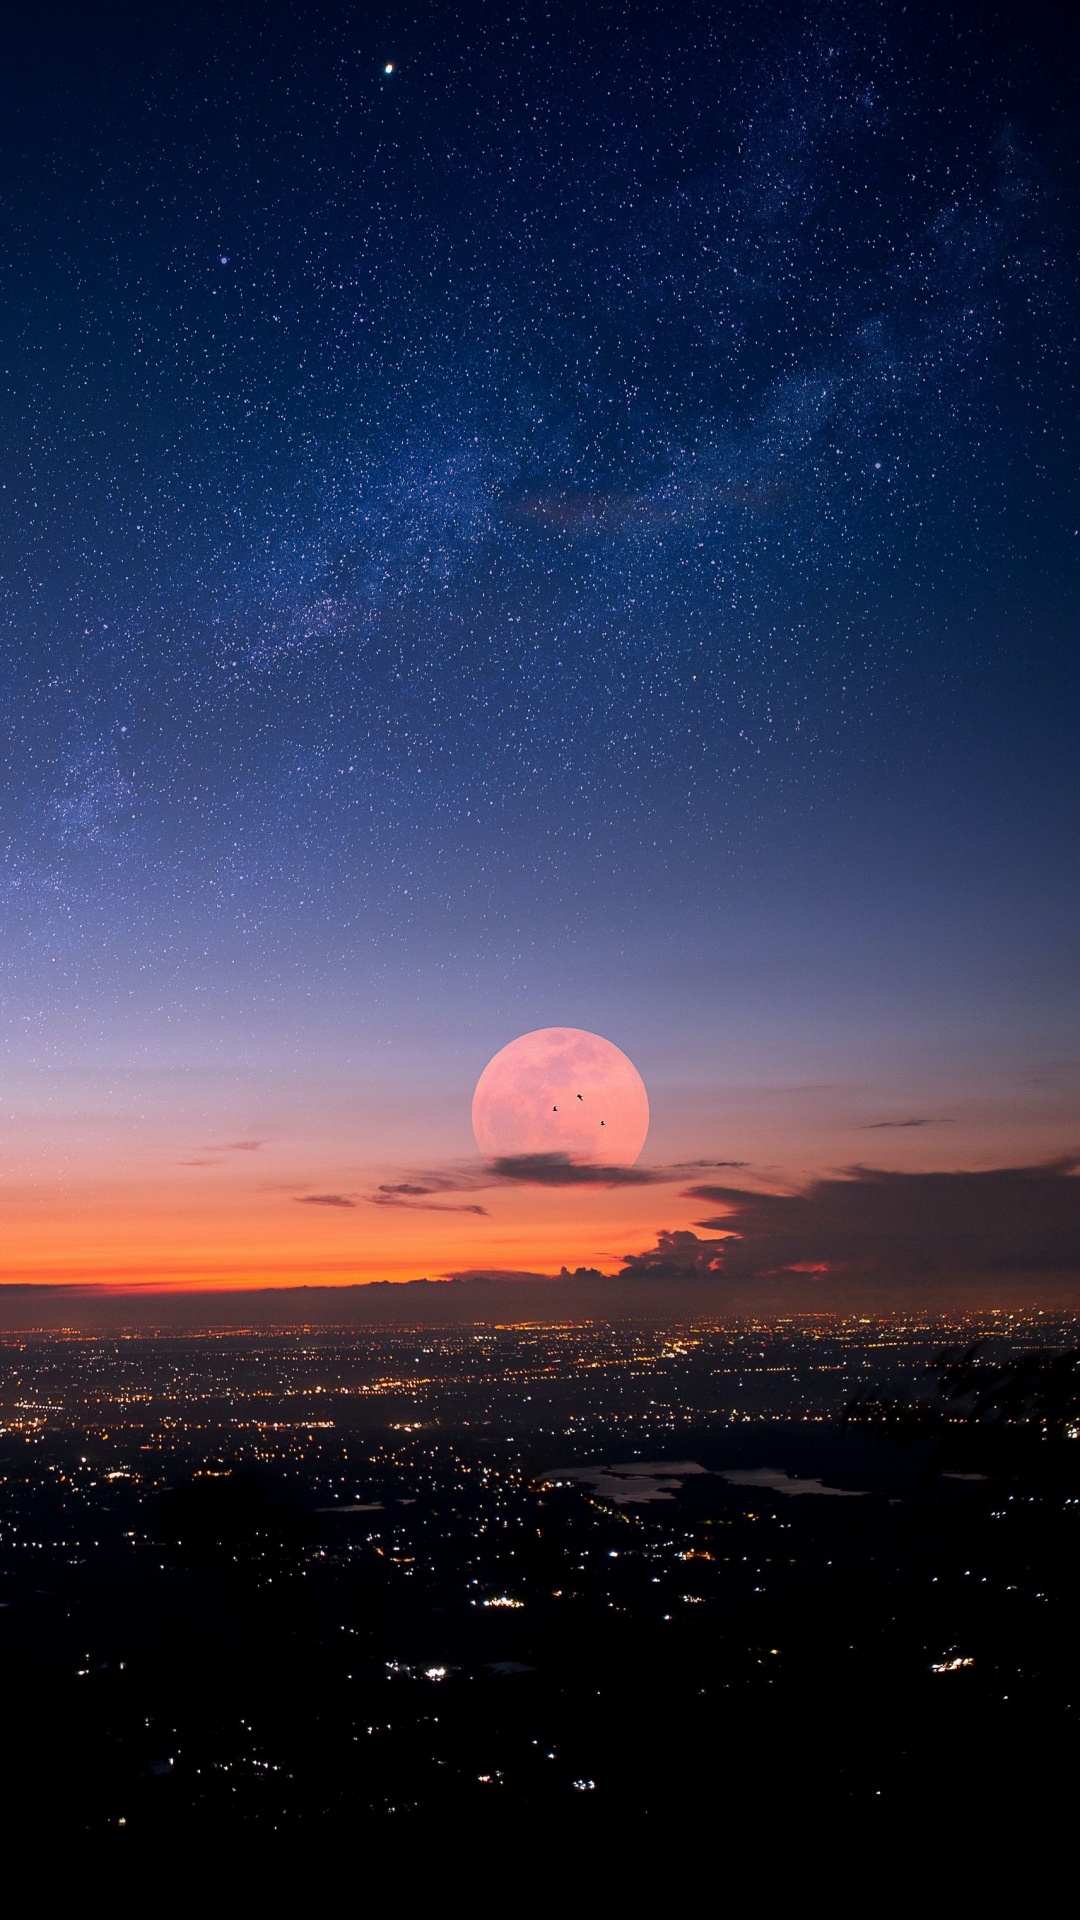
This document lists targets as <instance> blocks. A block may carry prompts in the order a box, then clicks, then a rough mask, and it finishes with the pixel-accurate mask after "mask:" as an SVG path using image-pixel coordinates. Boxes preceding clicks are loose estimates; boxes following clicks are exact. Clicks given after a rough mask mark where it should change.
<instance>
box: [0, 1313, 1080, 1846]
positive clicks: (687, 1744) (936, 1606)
mask: <svg viewBox="0 0 1080 1920" xmlns="http://www.w3.org/2000/svg"><path fill="white" fill-rule="evenodd" d="M973 1332H982V1333H987V1334H988V1335H989V1337H990V1350H991V1351H993V1352H995V1353H998V1354H1005V1353H1008V1352H1010V1351H1016V1350H1021V1349H1030V1348H1049V1347H1052V1346H1054V1345H1065V1344H1070V1343H1071V1342H1072V1341H1073V1340H1074V1329H1073V1327H1072V1326H1068V1325H1065V1324H1057V1323H1055V1324H1051V1323H1049V1322H1048V1321H1047V1320H1046V1319H1045V1318H1044V1317H1041V1316H1040V1317H1036V1318H1033V1319H1031V1320H1030V1321H1024V1320H1023V1319H1021V1318H1013V1319H1012V1320H1009V1319H1008V1318H1007V1317H1006V1316H1001V1315H998V1316H993V1317H990V1318H988V1320H987V1322H986V1324H985V1325H984V1326H982V1327H976V1328H974V1329H972V1328H971V1327H965V1328H956V1327H949V1326H944V1325H928V1324H925V1323H918V1324H904V1323H901V1322H891V1323H889V1324H887V1325H876V1324H875V1325H869V1324H867V1323H865V1322H863V1323H858V1322H835V1321H826V1320H818V1321H816V1322H813V1323H804V1324H800V1325H794V1324H792V1325H788V1326H786V1327H781V1328H779V1329H777V1328H769V1329H762V1328H758V1327H753V1326H743V1327H741V1328H728V1329H723V1328H718V1327H713V1326H698V1327H696V1328H692V1329H687V1328H682V1329H677V1330H672V1329H660V1330H651V1331H647V1332H643V1331H641V1330H635V1331H629V1330H627V1329H620V1328H611V1327H602V1326H601V1327H587V1328H576V1329H570V1328H563V1329H560V1328H504V1329H496V1330H491V1329H487V1330H476V1331H471V1330H468V1329H465V1330H456V1331H453V1332H450V1333H447V1332H446V1331H442V1332H439V1333H437V1334H432V1333H427V1332H425V1331H424V1330H423V1329H415V1328H413V1329H402V1330H399V1331H397V1332H393V1333H387V1334H370V1333H365V1334H362V1335H361V1334H355V1333H348V1332H341V1331H339V1332H334V1333H325V1332H320V1333H310V1332H304V1331H297V1332H280V1333H277V1334H272V1335H268V1334H266V1333H259V1334H251V1335H245V1334H243V1333H232V1334H229V1335H224V1336H223V1335H212V1334H211V1335H201V1336H196V1335H192V1336H184V1337H179V1338H178V1337H176V1336H165V1335H162V1336H161V1337H158V1338H154V1337H152V1336H148V1335H141V1334H140V1335H139V1336H138V1337H130V1338H124V1337H111V1338H103V1337H98V1336H94V1337H87V1336H83V1335H79V1336H71V1337H64V1336H58V1335H55V1334H50V1335H47V1336H40V1337H35V1336H32V1335H20V1336H18V1337H14V1336H12V1337H8V1338H7V1339H6V1340H5V1342H4V1344H3V1346H2V1348H0V1425H2V1426H3V1434H2V1436H0V1474H2V1477H3V1480H2V1487H0V1520H2V1525H0V1602H2V1605H0V1678H2V1699H3V1715H4V1739H3V1742H2V1756H0V1767H2V1770H3V1796H2V1805H3V1808H4V1817H5V1820H6V1821H7V1823H8V1826H9V1838H10V1837H15V1838H17V1839H18V1840H19V1841H20V1842H22V1843H24V1844H30V1843H32V1844H33V1845H34V1846H40V1845H41V1844H42V1843H43V1842H45V1843H47V1844H48V1846H49V1847H50V1848H52V1849H54V1852H55V1855H56V1857H59V1858H63V1857H66V1858H68V1859H69V1861H70V1860H72V1859H81V1858H83V1857H86V1858H90V1857H95V1858H96V1857H100V1856H101V1855H102V1854H104V1856H105V1857H106V1858H109V1859H113V1858H116V1859H131V1860H134V1859H136V1858H138V1859H142V1860H145V1859H147V1858H153V1859H154V1860H155V1861H156V1862H157V1863H158V1866H159V1867H160V1865H161V1864H162V1863H163V1862H166V1863H167V1862H172V1863H174V1864H175V1866H176V1868H177V1870H178V1871H179V1870H181V1869H187V1870H189V1871H190V1870H191V1869H192V1867H193V1864H194V1865H197V1864H198V1862H200V1861H204V1862H209V1861H211V1860H216V1861H220V1860H221V1859H222V1858H225V1859H230V1858H231V1859H232V1860H233V1861H234V1863H241V1862H242V1861H243V1860H244V1859H245V1858H250V1857H257V1858H258V1859H259V1860H260V1861H261V1862H262V1863H263V1864H264V1865H265V1863H266V1862H267V1861H271V1862H272V1861H275V1860H276V1861H280V1862H281V1863H282V1864H284V1863H285V1862H290V1863H292V1864H293V1865H295V1864H296V1863H297V1862H298V1861H305V1862H307V1863H309V1865H310V1866H311V1868H312V1870H313V1871H314V1870H315V1866H316V1865H317V1863H318V1862H319V1861H320V1860H326V1859H328V1858H330V1857H332V1856H333V1857H339V1856H340V1853H341V1851H342V1850H344V1851H345V1852H346V1854H348V1853H350V1851H351V1850H353V1849H359V1855H358V1856H357V1857H360V1856H363V1857H364V1858H366V1859H368V1860H373V1859H382V1860H383V1862H384V1865H385V1863H386V1861H387V1860H394V1861H398V1862H401V1861H403V1860H405V1861H407V1860H410V1859H411V1858H412V1854H411V1851H410V1850H411V1849H413V1848H414V1847H416V1846H419V1845H420V1843H421V1842H422V1846H421V1852H422V1853H423V1855H424V1858H425V1859H426V1860H427V1862H428V1865H429V1867H430V1866H431V1863H432V1860H433V1859H434V1858H436V1857H439V1856H440V1852H441V1850H442V1849H444V1848H446V1847H452V1848H455V1849H456V1850H457V1853H458V1855H459V1856H460V1855H461V1852H462V1850H464V1851H465V1853H466V1854H468V1853H469V1852H470V1850H473V1851H474V1852H475V1857H476V1858H477V1859H478V1860H479V1859H481V1858H482V1857H486V1855H487V1854H490V1853H491V1852H492V1850H497V1849H498V1848H499V1847H500V1846H503V1845H509V1844H510V1843H511V1841H513V1843H514V1844H515V1845H518V1846H519V1847H520V1846H521V1845H527V1846H528V1847H529V1848H531V1849H532V1851H533V1852H534V1853H535V1854H536V1863H535V1864H536V1871H538V1872H540V1871H542V1870H543V1867H544V1865H545V1863H547V1865H548V1866H549V1867H550V1864H551V1862H552V1861H553V1860H556V1859H558V1858H559V1857H560V1850H561V1849H570V1850H574V1851H578V1852H580V1851H581V1850H584V1852H586V1853H590V1854H591V1856H592V1858H593V1859H594V1861H600V1862H602V1861H603V1860H604V1859H608V1858H610V1859H615V1858H618V1859H619V1860H620V1861H621V1862H622V1864H623V1867H624V1868H625V1866H626V1864H627V1862H630V1863H631V1864H632V1863H633V1862H635V1861H636V1862H639V1863H640V1865H641V1870H642V1871H645V1869H646V1867H647V1866H648V1865H649V1863H652V1865H653V1866H654V1867H655V1865H656V1863H657V1862H658V1861H661V1860H666V1861H669V1862H670V1861H672V1860H677V1859H678V1858H679V1857H680V1856H681V1854H682V1852H683V1850H684V1849H685V1848H686V1847H687V1846H689V1845H690V1844H691V1842H692V1844H693V1849H694V1851H695V1854H696V1852H697V1850H698V1848H699V1847H700V1846H702V1845H705V1844H707V1846H708V1848H709V1849H710V1850H715V1849H717V1848H719V1849H720V1851H721V1854H722V1855H724V1856H725V1857H726V1856H730V1857H735V1855H738V1856H739V1857H740V1858H741V1857H742V1850H743V1849H745V1847H747V1846H749V1845H750V1844H751V1836H753V1844H754V1845H755V1846H759V1845H767V1846H768V1847H773V1848H778V1849H779V1850H780V1852H781V1853H783V1851H784V1848H785V1847H787V1846H789V1845H791V1846H795V1845H797V1846H799V1847H804V1846H806V1845H808V1844H811V1842H812V1844H813V1845H814V1846H815V1847H820V1846H822V1845H829V1846H832V1845H841V1846H843V1847H844V1848H845V1849H847V1850H849V1851H850V1846H851V1844H852V1842H853V1841H854V1839H855V1838H856V1837H859V1836H861V1837H863V1838H869V1839H871V1840H873V1841H874V1843H875V1844H883V1843H885V1842H886V1841H887V1843H888V1846H889V1848H890V1849H895V1848H896V1846H897V1845H898V1836H902V1835H906V1836H907V1839H905V1840H904V1842H903V1848H902V1849H901V1851H904V1852H909V1851H910V1848H911V1847H912V1846H913V1845H916V1844H924V1843H927V1844H928V1842H927V1836H931V1837H932V1836H934V1835H936V1836H937V1837H938V1839H939V1840H943V1839H944V1837H946V1836H947V1837H948V1843H949V1846H950V1847H951V1848H952V1849H953V1850H954V1852H957V1851H958V1854H959V1856H960V1857H961V1858H962V1857H965V1855H966V1853H967V1852H969V1851H970V1850H971V1849H972V1848H975V1849H976V1850H977V1851H985V1848H986V1847H987V1846H988V1845H992V1847H993V1848H994V1849H996V1850H1000V1849H1001V1848H1002V1847H1003V1846H1006V1845H1010V1846H1013V1847H1018V1848H1021V1849H1022V1848H1023V1847H1024V1846H1028V1845H1030V1846H1034V1847H1036V1850H1037V1849H1038V1847H1039V1846H1042V1845H1044V1844H1045V1843H1046V1842H1047V1839H1048V1836H1050V1835H1051V1834H1052V1833H1054V1832H1055V1831H1058V1830H1063V1829H1061V1823H1062V1822H1066V1823H1071V1810H1072V1806H1073V1804H1074V1801H1075V1797H1076V1792H1077V1785H1078V1780H1077V1775H1078V1762H1077V1758H1076V1746H1077V1725H1076V1723H1077V1717H1078V1710H1080V1655H1078V1651H1077V1638H1078V1624H1077V1623H1078V1617H1080V1614H1078V1601H1080V1554H1078V1548H1080V1443H1078V1444H1077V1446H1076V1453H1077V1456H1078V1457H1077V1463H1076V1469H1075V1471H1074V1469H1073V1466H1072V1455H1071V1452H1070V1450H1069V1447H1068V1445H1067V1444H1066V1445H1060V1446H1058V1447H1057V1448H1056V1449H1049V1450H1048V1451H1047V1457H1046V1460H1045V1461H1044V1460H1042V1459H1041V1457H1040V1458H1037V1459H1035V1462H1034V1465H1028V1466H1026V1467H1024V1468H1023V1470H1021V1471H1017V1470H1016V1469H1015V1468H1010V1469H1009V1470H1008V1471H1004V1470H1002V1469H1001V1468H1000V1466H994V1465H993V1463H991V1465H990V1467H989V1468H988V1469H987V1470H986V1477H982V1472H983V1470H982V1469H981V1468H980V1467H979V1465H978V1464H977V1462H976V1463H974V1464H973V1463H972V1461H969V1462H968V1463H967V1464H966V1465H965V1466H964V1467H963V1468H962V1469H961V1468H958V1467H957V1466H956V1465H955V1464H953V1465H951V1466H948V1467H947V1468H946V1467H944V1464H943V1457H942V1456H941V1455H940V1453H939V1452H938V1451H937V1449H936V1448H935V1446H934V1444H933V1443H932V1442H931V1441H925V1442H922V1443H920V1442H915V1443H909V1444H903V1445H902V1444H900V1443H899V1441H898V1440H894V1439H890V1438H889V1437H886V1438H885V1439H882V1438H880V1437H878V1436H876V1435H875V1434H874V1433H873V1432H871V1431H869V1430H867V1429H865V1428H862V1427H858V1426H852V1425H851V1424H849V1423H845V1422H844V1420H843V1417H842V1415H843V1409H844V1407H845V1405H846V1404H847V1403H848V1402H849V1401H850V1400H851V1399H852V1397H853V1396H854V1395H856V1394H857V1393H865V1392H866V1391H867V1390H868V1389H872V1390H877V1389H878V1388H882V1389H887V1390H888V1391H890V1392H893V1393H897V1392H902V1391H904V1390H905V1389H906V1387H907V1386H909V1385H910V1384H912V1383H916V1384H917V1383H918V1382H919V1380H920V1379H921V1376H922V1371H923V1369H924V1367H925V1364H926V1362H927V1360H928V1359H929V1358H931V1357H932V1356H933V1354H934V1353H936V1352H937V1351H939V1350H940V1348H941V1347H942V1346H943V1345H945V1344H951V1345H956V1344H958V1343H962V1341H963V1340H965V1339H967V1338H969V1337H971V1335H972V1333H973ZM1051 1453H1052V1454H1053V1458H1052V1459H1051V1458H1050V1455H1051ZM875 1836H876V1839H875ZM916 1836H922V1839H921V1840H917V1839H916ZM433 1849H434V1853H433V1851H432V1850H433ZM388 1850H389V1851H388Z"/></svg>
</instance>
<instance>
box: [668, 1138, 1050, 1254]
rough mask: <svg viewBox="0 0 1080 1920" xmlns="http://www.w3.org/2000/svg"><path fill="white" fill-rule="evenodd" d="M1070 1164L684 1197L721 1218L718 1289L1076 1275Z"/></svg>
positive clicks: (855, 1171) (859, 1174)
mask: <svg viewBox="0 0 1080 1920" xmlns="http://www.w3.org/2000/svg"><path fill="white" fill-rule="evenodd" d="M1078 1167H1080V1159H1076V1158H1070V1159H1063V1160H1056V1161H1051V1162H1049V1163H1047V1164H1046V1165H1043V1166H1035V1167H999V1168H994V1169H991V1170H989V1171H985V1172H978V1173H963V1172H961V1173H891V1172H882V1171H879V1170H877V1169H874V1168H870V1167H853V1168H851V1169H850V1170H849V1171H848V1172H847V1173H846V1174H845V1175H843V1176H834V1177H831V1178H828V1179H823V1180H815V1181H814V1182H812V1184H811V1185H810V1186H809V1187H807V1188H806V1189H805V1190H804V1191H803V1192H801V1193H794V1194H783V1193H752V1192H748V1191H746V1190H744V1189H742V1188H739V1187H727V1186H712V1185H710V1186H696V1187H691V1188H690V1189H689V1192H688V1197H689V1198H691V1199H695V1200H705V1201H710V1202H712V1203H713V1204H715V1205H717V1206H720V1207H722V1208H723V1209H724V1211H723V1212H722V1213H719V1214H716V1215H713V1216H710V1217H709V1218H707V1219H703V1220H699V1221H697V1222H695V1225H696V1226H698V1227H700V1228H703V1229H705V1230H706V1231H712V1232H714V1233H717V1232H719V1233H723V1234H732V1235H736V1236H738V1237H737V1238H733V1239H728V1240H726V1241H725V1242H724V1243H723V1249H722V1269H723V1274H724V1277H725V1279H728V1280H736V1279H756V1278H763V1277H765V1276H775V1275H777V1274H783V1273H792V1272H795V1273H797V1272H804V1273H813V1272H820V1273H822V1274H830V1275H835V1276H837V1277H841V1276H849V1277H851V1278H858V1277H865V1278H867V1279H881V1280H888V1279H908V1278H923V1277H926V1276H929V1275H934V1274H940V1275H941V1277H942V1278H943V1279H944V1278H952V1277H959V1276H966V1277H970V1276H974V1275H978V1274H986V1275H995V1274H997V1275H1000V1274H1006V1273H1009V1274H1024V1273H1030V1274H1038V1273H1047V1272H1059V1273H1069V1272H1080V1179H1077V1177H1076V1174H1077V1168H1078Z"/></svg>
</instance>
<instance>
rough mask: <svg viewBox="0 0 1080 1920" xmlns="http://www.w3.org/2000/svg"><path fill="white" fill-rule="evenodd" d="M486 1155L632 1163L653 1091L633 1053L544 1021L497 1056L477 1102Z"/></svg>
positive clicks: (475, 1114)
mask: <svg viewBox="0 0 1080 1920" xmlns="http://www.w3.org/2000/svg"><path fill="white" fill-rule="evenodd" d="M472 1123H473V1132H474V1134H475V1135H476V1144H477V1146H478V1147H479V1149H480V1151H481V1153H482V1154H483V1155H484V1158H485V1159H486V1160H509V1159H518V1158H520V1157H522V1156H524V1155H528V1154H559V1155H561V1156H563V1157H564V1158H565V1159H567V1160H569V1161H571V1162H572V1163H573V1164H574V1165H575V1166H591V1167H632V1166H633V1164H634V1161H635V1160H636V1159H637V1157H638V1154H639V1153H640V1152H641V1149H642V1147H643V1146H644V1145H645V1136H646V1134H647V1133H648V1131H649V1096H648V1094H647V1093H646V1091H645V1082H644V1081H643V1080H642V1078H641V1075H640V1073H639V1072H638V1070H637V1068H636V1067H635V1065H634V1063H633V1061H632V1060H628V1059H627V1057H626V1055H625V1053H623V1052H621V1051H620V1049H619V1048H618V1047H616V1046H613V1045H612V1043H611V1041H610V1040H603V1039H601V1037H600V1035H599V1034H598V1033H586V1032H585V1031H584V1029H583V1028H581V1027H539V1028H538V1029H537V1031H536V1032H535V1033H523V1034H522V1035H521V1038H520V1039H519V1040H511V1042H510V1044H509V1046H507V1047H503V1049H502V1051H501V1052H500V1053H497V1054H496V1055H495V1058H494V1059H493V1060H489V1062H488V1064H487V1066H486V1067H485V1068H484V1071H483V1073H482V1074H481V1075H480V1078H479V1080H478V1081H477V1083H476V1092H475V1093H474V1095H473V1104H472Z"/></svg>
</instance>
